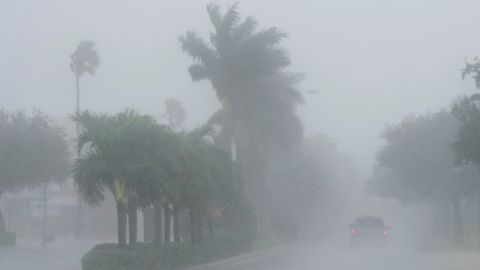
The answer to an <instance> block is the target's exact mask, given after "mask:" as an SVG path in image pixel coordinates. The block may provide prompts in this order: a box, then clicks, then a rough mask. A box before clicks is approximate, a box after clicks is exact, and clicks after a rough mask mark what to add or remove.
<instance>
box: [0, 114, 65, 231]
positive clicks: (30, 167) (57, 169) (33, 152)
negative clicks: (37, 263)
mask: <svg viewBox="0 0 480 270" xmlns="http://www.w3.org/2000/svg"><path fill="white" fill-rule="evenodd" d="M69 162H70V161H69V153H68V145H67V142H66V139H65V133H64V131H63V129H61V128H60V127H58V126H55V125H53V124H52V123H51V122H50V121H49V119H48V118H47V117H46V116H45V115H43V114H42V113H41V112H39V111H34V113H33V114H31V115H28V114H26V113H24V112H22V111H18V112H7V111H0V170H1V171H2V174H1V176H0V196H1V195H2V194H4V193H16V192H19V191H21V190H22V189H24V188H28V187H37V186H39V185H40V184H46V183H47V182H50V181H56V182H58V181H62V180H65V179H66V177H67V176H68V172H69ZM4 232H5V222H4V218H3V215H2V213H1V211H0V234H3V233H4Z"/></svg>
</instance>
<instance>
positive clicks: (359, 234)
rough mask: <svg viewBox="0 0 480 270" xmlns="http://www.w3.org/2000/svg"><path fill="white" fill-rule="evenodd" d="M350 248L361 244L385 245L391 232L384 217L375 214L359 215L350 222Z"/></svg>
mask: <svg viewBox="0 0 480 270" xmlns="http://www.w3.org/2000/svg"><path fill="white" fill-rule="evenodd" d="M349 228H350V248H353V247H355V246H357V245H359V244H364V245H365V244H368V245H380V246H382V247H383V246H385V244H386V241H387V237H388V235H389V233H390V226H386V225H385V223H384V222H383V219H382V218H380V217H375V216H359V217H357V218H355V221H354V222H353V224H350V226H349Z"/></svg>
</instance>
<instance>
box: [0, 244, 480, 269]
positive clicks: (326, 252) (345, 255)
mask: <svg viewBox="0 0 480 270" xmlns="http://www.w3.org/2000/svg"><path fill="white" fill-rule="evenodd" d="M93 244H94V243H93V242H91V241H81V242H65V241H64V242H58V243H53V244H51V245H50V246H48V247H46V248H42V247H40V246H38V245H37V246H34V245H31V246H30V247H25V246H23V247H22V246H20V247H16V248H14V249H0V269H2V270H4V269H5V270H7V269H8V270H10V269H12V270H31V269H32V267H33V268H34V269H36V270H80V269H81V267H80V258H81V256H82V255H83V254H84V253H85V252H86V251H87V250H88V249H89V248H91V247H92V246H93ZM191 269H192V270H205V269H209V270H227V269H228V270H243V269H245V270H246V269H249V270H270V269H271V270H274V269H275V270H351V269H352V270H385V269H388V270H476V269H480V256H478V254H475V253H474V252H469V251H435V252H427V251H418V250H414V249H408V248H406V247H403V248H402V247H395V246H389V247H386V248H385V249H377V248H368V247H366V248H359V249H356V250H350V249H349V247H348V245H346V244H345V245H343V243H336V244H330V245H325V244H324V245H319V244H292V245H290V246H288V247H281V248H277V249H274V250H272V251H263V252H259V254H258V255H246V256H240V257H237V258H233V259H228V260H225V261H223V262H220V263H212V264H209V265H203V266H197V267H193V268H191Z"/></svg>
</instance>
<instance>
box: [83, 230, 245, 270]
mask: <svg viewBox="0 0 480 270" xmlns="http://www.w3.org/2000/svg"><path fill="white" fill-rule="evenodd" d="M251 242H252V241H251V240H250V239H246V238H245V237H242V235H241V234H237V233H234V232H223V233H221V232H216V235H215V237H212V238H207V239H205V240H204V241H203V242H202V243H195V244H192V243H162V244H158V245H156V244H152V243H138V244H136V245H134V246H129V247H127V248H119V247H118V245H117V244H100V245H97V246H95V247H94V248H93V249H92V250H91V251H89V252H88V253H87V254H85V256H84V257H83V258H82V260H81V262H82V269H83V270H172V269H181V268H184V267H188V266H193V265H197V264H202V263H208V262H212V261H216V260H221V259H225V258H228V257H231V256H235V255H238V254H240V253H243V252H246V251H247V250H248V249H249V248H250V246H251Z"/></svg>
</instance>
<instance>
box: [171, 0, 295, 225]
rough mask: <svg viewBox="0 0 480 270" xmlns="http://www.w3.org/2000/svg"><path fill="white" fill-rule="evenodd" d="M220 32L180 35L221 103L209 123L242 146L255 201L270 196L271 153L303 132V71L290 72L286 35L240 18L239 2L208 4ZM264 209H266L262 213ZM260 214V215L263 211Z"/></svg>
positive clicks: (222, 138)
mask: <svg viewBox="0 0 480 270" xmlns="http://www.w3.org/2000/svg"><path fill="white" fill-rule="evenodd" d="M207 11H208V14H209V16H210V21H211V22H212V24H213V26H214V28H215V31H214V32H213V33H211V34H210V43H207V42H205V41H204V40H203V39H201V38H199V37H198V35H197V34H196V33H195V32H192V31H190V32H187V33H186V34H185V35H183V36H181V37H180V38H179V40H180V42H181V45H182V49H183V50H184V51H185V52H187V53H188V54H189V55H190V56H191V57H192V58H193V60H194V63H193V64H192V65H191V66H190V68H189V73H190V75H191V77H192V79H193V80H194V81H200V80H209V81H210V82H211V84H212V86H213V88H214V89H215V91H216V94H217V97H218V99H219V101H220V102H221V105H222V106H221V109H220V111H218V112H217V113H216V114H214V115H213V116H212V118H211V120H210V123H211V124H213V123H216V124H219V125H221V127H222V130H221V133H220V135H219V136H218V139H217V142H218V143H219V144H221V145H222V146H223V147H224V148H226V149H228V150H230V149H229V148H230V147H231V145H232V144H234V145H235V146H236V147H237V149H238V159H239V161H240V162H241V163H242V167H243V168H244V170H245V175H246V180H247V183H246V187H247V194H248V195H249V196H250V200H251V202H252V203H255V204H257V210H258V204H262V200H263V204H264V203H265V201H264V199H262V198H266V197H268V194H267V193H268V192H269V191H268V189H269V188H268V185H267V182H266V174H267V171H266V168H267V160H268V155H269V153H271V152H272V151H274V150H276V149H285V148H287V149H288V147H289V146H291V145H292V144H294V143H296V142H298V141H299V140H300V139H301V137H302V133H303V132H302V124H301V122H300V120H299V119H298V117H297V115H296V107H297V105H298V104H300V103H302V102H303V98H302V95H301V93H300V92H299V91H298V90H297V85H298V83H299V82H300V81H301V79H302V76H301V75H299V74H295V73H290V72H287V71H286V68H287V67H288V66H290V58H289V57H288V54H287V51H286V50H285V49H284V48H282V47H280V46H279V43H280V42H281V41H282V40H283V39H284V38H286V37H287V34H286V33H285V32H283V31H281V30H279V29H277V28H275V27H272V28H269V29H266V30H260V31H259V30H257V28H258V23H257V21H256V20H254V19H253V18H251V17H247V18H246V19H245V20H244V21H242V22H241V21H240V17H239V12H238V10H237V4H235V5H233V6H232V7H231V8H230V9H229V10H228V11H227V12H226V13H225V14H221V12H220V8H219V6H218V5H215V4H210V5H208V7H207ZM263 214H264V213H263ZM263 214H261V213H258V211H257V215H262V216H263Z"/></svg>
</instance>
